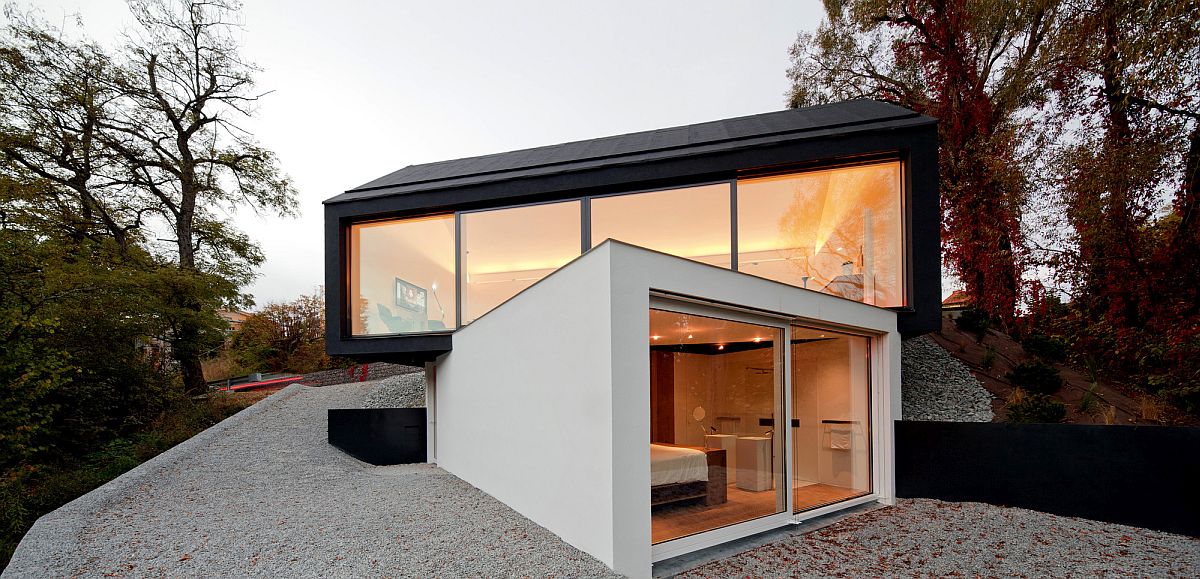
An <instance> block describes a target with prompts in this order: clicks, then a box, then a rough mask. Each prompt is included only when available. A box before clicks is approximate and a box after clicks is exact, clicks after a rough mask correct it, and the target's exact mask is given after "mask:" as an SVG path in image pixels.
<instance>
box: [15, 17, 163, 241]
mask: <svg viewBox="0 0 1200 579" xmlns="http://www.w3.org/2000/svg"><path fill="white" fill-rule="evenodd" d="M5 13H6V16H7V17H8V19H9V21H10V24H9V26H8V29H7V31H6V32H7V34H6V35H5V36H4V37H3V41H2V42H0V86H2V87H3V88H4V90H3V91H0V161H3V167H4V173H5V174H6V175H7V176H8V177H9V178H11V179H15V180H20V181H22V182H26V183H33V182H39V183H40V184H41V185H40V186H39V187H30V188H26V191H29V192H32V193H33V194H32V195H26V196H24V197H23V198H21V199H15V198H12V197H8V198H6V201H7V202H6V204H5V210H6V212H8V213H9V215H6V216H5V218H6V220H8V221H9V223H12V222H15V221H22V222H24V223H25V224H26V225H28V226H34V227H39V226H40V227H48V228H50V229H53V230H57V231H62V232H64V233H65V234H66V235H68V236H69V237H71V238H74V239H76V240H81V239H84V238H88V239H92V240H96V239H98V238H101V237H111V238H112V239H114V240H115V241H116V242H117V244H118V245H119V247H120V248H121V250H122V251H124V250H126V249H128V247H129V246H130V244H131V243H133V242H136V241H137V240H138V235H139V228H140V227H141V225H142V218H143V216H144V214H145V211H146V209H145V205H144V204H142V203H141V202H140V201H139V199H138V196H137V194H136V192H133V191H131V190H130V189H129V188H128V187H127V184H126V183H125V179H124V175H125V173H126V171H124V169H123V166H122V165H121V160H120V159H119V158H117V156H116V155H114V154H113V152H112V151H111V150H109V149H108V148H107V147H105V146H104V144H103V138H102V137H101V136H100V135H99V133H100V130H101V128H100V126H101V123H102V122H104V121H105V120H106V119H108V118H109V116H110V115H111V114H112V113H113V110H114V106H115V105H114V103H115V101H117V100H118V99H119V98H120V95H119V93H118V92H116V91H115V90H114V89H113V87H112V86H111V83H109V82H108V78H109V75H110V74H111V73H112V70H113V66H112V63H111V62H110V60H109V58H108V55H107V54H106V53H105V52H104V50H103V49H102V48H100V47H99V46H97V45H95V44H92V43H88V42H78V43H76V42H70V41H66V40H64V39H63V34H64V33H63V31H61V30H57V29H54V28H52V27H50V26H47V25H46V24H45V23H42V22H40V21H38V20H37V19H36V18H34V17H33V16H32V15H29V14H22V13H19V12H17V11H16V10H15V9H13V8H12V7H9V8H8V9H6V10H5Z"/></svg>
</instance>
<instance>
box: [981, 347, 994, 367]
mask: <svg viewBox="0 0 1200 579" xmlns="http://www.w3.org/2000/svg"><path fill="white" fill-rule="evenodd" d="M979 365H980V366H983V369H984V370H991V369H992V366H995V365H996V349H995V348H993V347H991V346H988V348H987V350H985V351H984V352H983V359H982V360H980V361H979Z"/></svg>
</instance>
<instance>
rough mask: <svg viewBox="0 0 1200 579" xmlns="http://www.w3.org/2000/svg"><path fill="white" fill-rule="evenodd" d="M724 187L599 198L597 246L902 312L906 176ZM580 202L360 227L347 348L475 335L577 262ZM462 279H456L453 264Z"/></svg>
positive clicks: (887, 165) (884, 172) (877, 173)
mask: <svg viewBox="0 0 1200 579" xmlns="http://www.w3.org/2000/svg"><path fill="white" fill-rule="evenodd" d="M737 188H738V189H737V205H736V212H737V247H736V248H734V247H731V244H732V238H733V232H732V226H731V223H730V221H731V216H730V212H731V210H732V208H731V203H730V197H731V196H730V192H731V190H730V184H728V183H718V184H712V185H700V186H695V187H683V188H679V189H666V190H661V191H651V192H646V193H633V194H628V195H614V196H605V197H594V198H592V199H591V201H590V216H591V222H590V228H591V240H590V242H591V244H592V245H593V246H595V245H599V244H600V243H603V242H604V240H606V239H610V238H611V239H618V240H621V241H625V242H628V243H631V244H634V245H639V246H642V247H646V248H649V249H653V250H656V251H661V252H664V253H668V254H671V255H677V256H680V257H684V258H688V259H692V260H695V261H700V262H704V263H709V264H713V265H717V266H720V267H730V265H731V263H732V259H731V256H732V255H733V252H734V250H736V252H737V254H736V255H737V262H738V270H739V271H742V272H745V273H749V274H753V275H757V276H760V277H765V278H768V279H773V280H776V281H780V282H783V283H786V284H790V285H794V286H798V287H802V288H807V289H811V290H815V291H822V292H825V293H829V294H833V295H837V296H841V297H843V298H847V299H852V300H855V301H859V302H863V303H867V304H873V305H877V306H882V307H897V306H903V305H905V295H904V287H905V285H904V282H905V279H904V275H905V262H904V260H905V256H904V237H903V236H904V225H903V223H904V219H903V211H902V188H901V165H900V163H899V162H884V163H874V164H869V165H860V166H854V167H839V168H835V169H821V170H813V171H807V172H802V173H791V174H786V175H779V176H772V177H762V178H752V179H740V180H738V182H737ZM582 207H583V202H582V201H580V200H573V201H564V202H556V203H547V204H541V205H529V206H522V207H510V208H503V209H493V210H485V211H476V212H468V213H462V214H461V231H460V234H461V238H460V243H461V246H460V247H458V248H456V247H455V240H454V218H453V217H452V216H449V215H446V216H438V217H429V218H420V219H403V220H397V221H385V222H377V223H363V224H356V225H353V226H351V228H350V236H351V240H350V246H351V251H350V264H349V277H350V296H349V297H350V299H349V302H348V305H349V317H350V319H351V320H350V325H351V329H352V335H355V336H365V335H379V334H395V333H405V332H425V331H438V330H445V329H450V328H454V327H455V322H456V316H457V311H456V305H455V304H456V299H455V292H456V290H457V291H461V292H462V295H461V296H460V298H461V299H460V300H459V302H460V305H461V308H462V316H461V318H462V322H463V323H464V324H466V323H470V322H471V321H473V320H475V319H476V318H478V317H479V316H482V315H483V314H485V313H487V312H488V311H490V310H491V309H492V308H494V307H496V306H498V305H500V303H502V302H504V301H505V300H507V299H508V298H510V297H512V296H514V295H516V294H517V293H518V292H520V291H521V290H524V289H525V288H527V287H529V286H530V285H532V284H533V283H534V282H536V281H537V280H539V279H541V278H543V277H545V276H546V275H548V274H549V273H551V272H552V271H554V270H555V269H557V268H559V267H562V266H563V265H564V264H566V263H567V262H568V261H570V260H571V259H573V258H575V257H577V256H578V255H579V253H580V249H581V247H580V246H581V244H582V239H581V238H582V235H583V233H582V229H583V223H582V220H583V215H582ZM456 251H458V252H461V253H460V254H459V257H460V261H459V266H460V267H461V268H462V271H461V272H459V276H458V277H461V279H456V275H455V263H454V262H455V255H456V253H455V252H456Z"/></svg>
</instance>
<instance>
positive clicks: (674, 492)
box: [649, 309, 790, 543]
mask: <svg viewBox="0 0 1200 579" xmlns="http://www.w3.org/2000/svg"><path fill="white" fill-rule="evenodd" d="M783 334H784V331H783V329H782V328H777V327H772V326H765V325H759V324H752V323H746V322H741V321H734V320H729V319H722V318H717V317H708V316H699V315H694V314H686V313H678V312H673V311H666V310H661V309H651V310H650V339H649V350H650V352H649V353H650V401H649V403H650V425H651V426H650V484H651V486H650V502H651V536H652V540H653V542H654V543H661V542H664V541H670V540H673V539H678V538H680V537H684V536H688V535H693V534H696V533H701V532H704V531H709V530H712V529H717V528H720V527H725V526H729V525H734V524H737V523H742V522H745V521H749V520H753V519H757V518H761V517H766V516H770V515H773V514H776V513H783V512H785V511H786V509H787V495H786V492H787V490H788V488H789V487H790V485H787V484H785V481H784V457H785V453H786V449H785V447H784V442H783V441H784V440H785V437H784V431H782V430H779V429H777V428H776V426H775V423H776V421H777V420H779V419H780V417H781V416H782V415H783V401H784V396H783V384H784V360H783V356H784V353H785V351H786V350H785V348H784V347H783V343H784V341H783Z"/></svg>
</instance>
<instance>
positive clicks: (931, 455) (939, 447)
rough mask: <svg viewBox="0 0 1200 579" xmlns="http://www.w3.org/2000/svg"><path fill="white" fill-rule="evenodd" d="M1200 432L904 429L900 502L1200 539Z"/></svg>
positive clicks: (900, 426)
mask: <svg viewBox="0 0 1200 579" xmlns="http://www.w3.org/2000/svg"><path fill="white" fill-rule="evenodd" d="M1198 493H1200V428H1175V427H1163V426H1092V425H1077V424H993V423H964V422H909V421H901V422H896V494H897V495H898V496H900V497H905V498H917V497H923V498H934V499H942V500H946V501H960V502H961V501H972V502H983V503H991V504H997V505H1005V506H1013V507H1024V508H1027V509H1033V510H1038V511H1043V512H1047V513H1054V514H1059V515H1068V516H1074V517H1084V518H1088V519H1096V520H1101V521H1110V522H1115V523H1124V524H1127V525H1134V526H1138V527H1146V528H1151V529H1159V530H1163V531H1170V532H1174V533H1183V534H1187V535H1193V536H1196V535H1200V498H1198V497H1197V495H1198Z"/></svg>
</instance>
